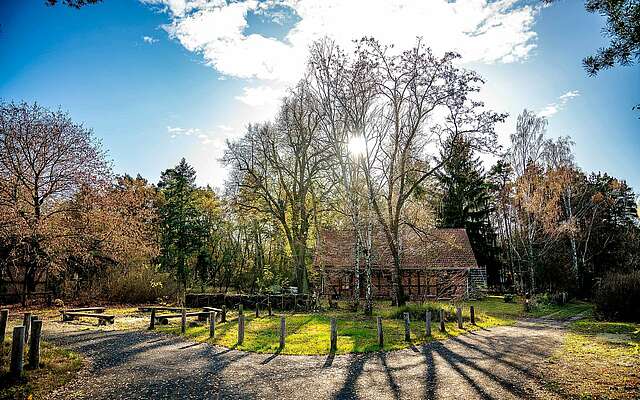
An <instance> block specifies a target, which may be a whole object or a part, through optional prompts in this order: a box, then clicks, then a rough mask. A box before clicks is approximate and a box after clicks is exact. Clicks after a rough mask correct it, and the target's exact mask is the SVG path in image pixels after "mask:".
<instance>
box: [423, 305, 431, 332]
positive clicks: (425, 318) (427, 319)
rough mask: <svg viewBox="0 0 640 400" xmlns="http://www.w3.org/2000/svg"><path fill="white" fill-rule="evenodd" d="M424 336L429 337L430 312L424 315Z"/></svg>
mask: <svg viewBox="0 0 640 400" xmlns="http://www.w3.org/2000/svg"><path fill="white" fill-rule="evenodd" d="M424 323H425V334H426V335H427V336H431V311H427V312H426V313H424Z"/></svg>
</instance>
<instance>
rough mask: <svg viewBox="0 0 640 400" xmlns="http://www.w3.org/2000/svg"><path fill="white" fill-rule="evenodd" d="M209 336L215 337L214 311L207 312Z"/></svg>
mask: <svg viewBox="0 0 640 400" xmlns="http://www.w3.org/2000/svg"><path fill="white" fill-rule="evenodd" d="M209 337H210V338H214V337H216V312H215V311H211V312H210V313H209Z"/></svg>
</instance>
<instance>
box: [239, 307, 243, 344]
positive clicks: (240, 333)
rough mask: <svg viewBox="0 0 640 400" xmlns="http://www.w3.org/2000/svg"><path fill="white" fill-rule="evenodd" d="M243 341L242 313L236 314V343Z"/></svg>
mask: <svg viewBox="0 0 640 400" xmlns="http://www.w3.org/2000/svg"><path fill="white" fill-rule="evenodd" d="M243 342H244V314H240V315H239V316H238V345H241V344H242V343H243Z"/></svg>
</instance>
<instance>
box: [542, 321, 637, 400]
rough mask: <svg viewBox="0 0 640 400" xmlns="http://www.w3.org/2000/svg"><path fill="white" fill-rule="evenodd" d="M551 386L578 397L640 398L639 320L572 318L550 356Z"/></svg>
mask: <svg viewBox="0 0 640 400" xmlns="http://www.w3.org/2000/svg"><path fill="white" fill-rule="evenodd" d="M550 362H551V363H552V365H553V366H551V367H550V368H548V369H547V371H546V374H545V375H547V377H548V378H549V381H550V382H551V383H549V385H550V386H552V387H553V388H554V389H556V390H557V391H558V392H559V393H561V394H563V395H565V396H567V397H570V398H579V399H638V398H640V324H634V323H629V322H601V321H595V320H593V319H585V320H580V321H576V322H573V323H572V324H571V325H570V331H569V333H567V335H566V336H565V339H564V345H563V347H562V348H561V349H560V350H559V351H558V352H557V353H556V354H555V355H554V356H553V357H552V359H551V360H550Z"/></svg>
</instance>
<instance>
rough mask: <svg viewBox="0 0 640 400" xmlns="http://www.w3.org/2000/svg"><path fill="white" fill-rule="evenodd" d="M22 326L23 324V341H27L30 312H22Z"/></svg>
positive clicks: (29, 327)
mask: <svg viewBox="0 0 640 400" xmlns="http://www.w3.org/2000/svg"><path fill="white" fill-rule="evenodd" d="M22 326H24V342H25V343H27V342H28V341H29V330H30V329H31V313H30V312H26V313H24V318H23V319H22Z"/></svg>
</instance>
